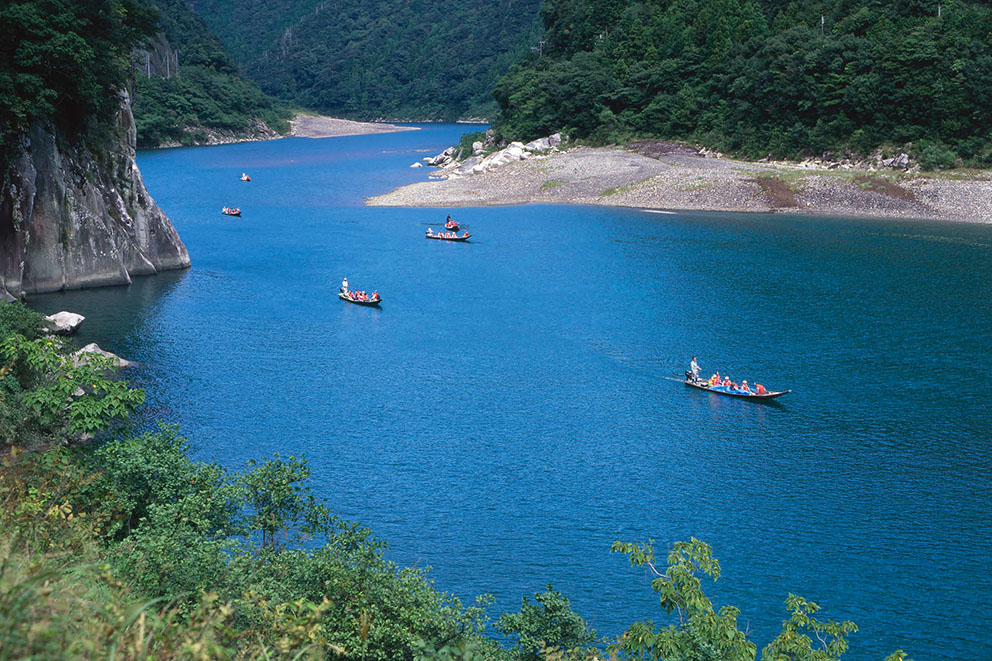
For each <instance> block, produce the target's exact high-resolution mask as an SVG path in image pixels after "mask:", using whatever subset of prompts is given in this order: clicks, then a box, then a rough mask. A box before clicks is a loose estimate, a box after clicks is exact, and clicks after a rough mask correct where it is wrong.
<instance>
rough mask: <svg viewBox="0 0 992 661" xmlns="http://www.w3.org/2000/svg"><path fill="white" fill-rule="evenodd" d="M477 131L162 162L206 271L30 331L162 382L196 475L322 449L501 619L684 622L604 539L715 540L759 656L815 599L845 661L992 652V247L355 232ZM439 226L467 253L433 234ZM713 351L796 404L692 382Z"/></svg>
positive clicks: (791, 236)
mask: <svg viewBox="0 0 992 661" xmlns="http://www.w3.org/2000/svg"><path fill="white" fill-rule="evenodd" d="M464 130H471V127H469V128H465V127H459V126H451V125H435V126H428V127H425V128H424V130H422V131H417V132H410V133H398V134H390V135H380V136H359V137H352V138H337V139H329V140H304V139H289V140H280V141H276V142H266V143H253V144H242V145H232V146H226V147H212V148H195V149H176V150H164V151H157V152H149V153H143V154H140V155H139V165H140V166H141V169H142V173H143V174H144V178H145V182H146V184H147V186H148V188H149V190H150V192H151V193H152V195H153V196H154V197H155V199H156V201H157V202H158V203H159V204H160V205H161V206H162V208H163V209H164V210H165V211H166V213H167V214H168V215H169V216H170V218H172V220H173V222H174V223H175V225H176V227H177V229H178V230H179V233H180V235H181V236H182V237H183V239H184V240H185V242H186V244H187V246H188V248H189V252H190V256H191V258H192V261H193V268H192V269H191V270H190V271H188V272H182V273H169V274H162V275H159V276H155V277H151V278H144V279H140V280H137V281H136V282H135V283H134V284H133V285H131V286H130V287H116V288H108V289H103V290H92V291H86V292H72V293H67V294H54V295H49V296H43V297H42V296H40V297H37V298H36V299H34V305H35V306H36V307H37V308H38V309H41V310H43V311H45V312H53V311H57V310H59V309H69V310H73V311H76V312H80V313H82V314H85V315H86V316H87V317H88V318H87V320H86V322H85V324H84V325H83V327H82V333H81V337H80V341H94V340H95V341H98V342H99V343H100V344H101V346H103V347H104V348H107V349H110V350H113V351H116V352H118V353H120V354H122V355H124V356H125V357H127V358H129V359H132V360H137V361H139V362H141V363H142V364H143V367H142V368H141V369H140V370H139V371H138V372H137V373H135V375H134V378H135V379H136V380H137V381H139V382H141V383H142V384H144V385H145V386H146V387H147V388H148V389H149V396H150V404H151V407H152V412H153V413H154V414H156V415H158V416H160V417H162V418H164V419H166V420H174V421H180V422H181V423H182V427H183V429H184V431H185V432H186V434H187V435H188V436H189V437H190V439H191V441H192V442H193V443H194V445H195V447H196V449H197V454H198V456H199V457H201V458H204V459H216V460H217V461H220V462H221V463H223V464H224V465H226V466H228V467H230V468H232V469H241V468H244V467H245V465H246V462H247V460H248V459H249V458H258V457H262V456H265V455H268V454H270V453H272V452H280V453H282V454H283V455H287V454H300V453H303V454H306V456H307V457H308V458H309V460H310V462H311V465H312V468H313V482H312V486H313V487H314V489H315V490H316V491H317V492H318V494H319V495H320V496H322V497H323V498H325V499H326V500H327V501H328V503H329V504H330V506H331V508H332V509H333V510H334V511H336V512H339V513H341V514H342V515H344V516H346V517H348V518H353V519H357V520H359V521H362V522H363V523H365V524H367V525H369V526H370V527H371V528H372V530H373V531H374V533H375V534H376V535H377V536H378V537H380V538H382V539H384V540H386V541H387V542H388V543H389V545H390V547H391V550H390V556H391V557H392V558H394V559H396V560H397V561H399V562H401V563H404V564H417V565H418V566H424V565H430V566H432V567H433V573H432V575H433V577H434V578H435V581H436V583H437V586H438V587H440V588H441V589H444V590H448V591H451V592H454V593H456V594H458V595H459V596H461V597H463V598H468V599H470V598H472V597H473V596H474V595H476V594H479V593H483V592H490V593H493V594H494V595H495V596H496V608H495V610H494V613H498V612H500V611H503V610H515V609H517V608H519V604H520V599H521V598H522V597H524V596H527V595H532V594H533V593H534V592H535V591H539V590H542V589H543V588H544V587H545V586H546V584H548V583H549V582H550V583H551V584H552V585H554V587H555V588H556V589H560V590H562V591H564V592H565V593H566V594H567V595H568V596H569V597H570V598H571V599H572V603H573V607H574V608H575V609H576V610H577V611H578V612H579V613H581V614H582V615H583V616H584V617H586V618H587V619H588V620H589V621H590V622H591V624H592V625H593V626H595V627H596V628H597V629H598V630H599V632H600V633H601V634H604V635H609V636H611V637H613V636H616V635H618V634H619V633H620V632H621V631H622V630H623V629H624V628H625V627H626V626H627V625H629V624H631V623H632V622H634V621H636V620H638V619H653V620H655V622H661V621H663V620H664V617H663V616H662V614H661V613H660V612H659V610H658V602H657V599H656V597H655V596H654V594H653V593H652V592H651V589H650V585H649V581H650V577H648V576H646V575H645V574H644V573H643V572H642V571H639V570H634V569H631V568H630V567H629V565H627V563H626V562H625V559H624V558H623V557H620V556H616V555H611V554H610V553H609V552H608V549H609V546H610V543H611V542H613V541H614V540H617V539H620V540H627V541H638V540H646V539H648V538H653V539H655V540H658V543H659V546H661V547H664V545H665V544H667V543H669V542H671V541H674V540H679V539H688V538H689V537H690V536H695V537H698V538H700V539H703V540H706V541H708V542H709V543H711V544H712V545H713V547H714V552H715V554H716V556H717V557H718V558H719V559H720V561H721V564H722V566H723V570H724V572H723V577H722V578H721V579H720V581H719V582H718V583H716V584H715V585H713V584H710V585H709V586H708V587H707V590H708V593H709V594H711V595H712V596H713V598H714V601H715V603H716V604H717V605H718V606H719V605H723V604H727V603H729V604H733V605H736V606H738V607H740V608H741V610H742V615H741V626H742V627H744V626H749V627H750V631H751V636H752V638H753V639H754V640H755V641H756V642H757V643H758V645H759V649H760V647H761V646H763V645H764V644H766V643H767V642H768V641H769V640H770V639H771V638H772V637H773V636H774V635H775V633H777V631H778V630H779V628H780V622H781V620H782V619H784V617H785V610H784V603H783V602H784V599H785V597H786V596H787V594H788V593H789V592H794V593H798V594H802V595H804V596H806V597H807V598H810V599H813V600H815V601H817V602H819V603H820V604H821V605H822V606H823V609H824V610H823V613H824V615H825V616H826V617H830V618H837V619H841V618H850V619H853V620H855V621H856V622H857V623H858V624H859V626H860V628H861V630H860V632H859V633H857V634H854V635H853V636H852V649H851V651H850V652H849V653H848V655H846V656H845V658H849V659H881V658H882V657H883V656H884V655H885V654H887V653H889V652H891V651H893V650H895V649H896V648H899V647H902V648H904V649H906V650H907V651H908V652H910V654H911V655H912V656H913V657H914V658H916V659H918V660H919V659H961V658H974V659H981V658H989V657H992V640H990V636H989V634H990V633H992V628H990V626H989V625H988V623H987V622H986V621H985V620H984V619H982V616H981V614H980V605H982V604H985V603H987V602H988V598H989V595H990V594H992V578H990V576H989V568H990V562H989V559H988V558H989V557H990V553H992V536H990V534H989V531H990V526H989V519H990V515H992V481H990V478H989V470H990V468H992V449H990V444H989V441H990V427H992V425H990V423H992V407H990V404H989V402H990V397H989V394H988V392H987V391H988V387H989V386H988V373H989V372H990V371H992V358H990V356H992V322H990V319H992V227H988V226H976V225H958V224H937V223H929V222H922V221H920V222H917V221H914V222H909V221H899V222H893V221H877V220H851V219H823V218H809V217H794V216H782V215H743V214H741V215H735V214H704V213H679V214H675V215H661V214H650V213H644V212H641V211H637V210H622V209H605V208H587V207H543V206H527V207H506V208H486V209H455V210H447V209H445V210H429V209H428V210H423V209H421V210H416V209H382V208H364V207H362V206H361V202H362V196H364V195H373V194H377V193H382V192H385V191H387V190H390V189H391V188H393V187H395V186H397V185H401V184H404V183H408V182H412V181H420V180H423V179H425V178H426V175H427V172H426V170H425V169H419V170H412V169H410V168H409V167H408V166H409V164H410V163H412V162H414V161H416V160H418V159H419V158H421V157H422V156H424V155H425V154H424V152H420V151H417V150H418V149H424V150H429V153H430V154H433V153H436V152H438V151H440V150H441V149H443V148H444V147H446V146H447V145H449V144H452V143H453V142H454V141H455V140H457V136H458V135H459V134H460V133H461V132H462V131H464ZM243 170H245V171H247V172H248V173H249V174H250V175H251V176H252V178H253V181H252V182H251V183H242V182H240V181H238V175H239V174H240V173H241V171H243ZM224 205H232V206H239V207H241V208H242V209H243V210H244V216H243V218H241V219H231V218H227V217H225V216H222V215H220V213H219V210H220V208H221V206H224ZM448 211H451V212H452V214H453V215H454V216H455V217H456V218H457V219H459V220H461V221H462V222H463V223H464V226H465V227H466V228H467V229H468V230H469V231H470V232H471V233H472V235H473V240H472V242H471V243H468V244H453V243H445V242H438V241H426V240H424V239H423V236H422V235H423V233H424V230H425V229H426V227H427V224H428V223H432V224H433V226H434V228H435V229H437V228H438V226H439V224H440V222H439V221H441V220H442V219H443V217H444V215H445V214H446V213H447V212H448ZM343 276H347V277H348V279H349V281H350V282H351V284H352V286H353V287H355V288H362V289H367V290H370V291H371V290H372V289H378V290H379V292H380V293H381V294H382V296H383V301H384V302H383V305H382V309H369V308H361V307H358V306H354V305H350V304H347V303H344V302H341V301H339V300H338V299H337V298H336V291H337V288H338V284H339V283H340V280H341V278H342V277H343ZM693 355H698V356H699V362H700V363H701V365H702V366H703V370H704V372H705V375H707V376H708V375H709V373H710V372H711V371H714V370H719V371H720V372H721V373H722V374H729V375H730V376H731V377H733V378H735V379H743V378H746V379H748V381H749V382H751V383H754V382H756V381H760V382H761V383H763V384H764V385H766V386H767V387H768V388H770V389H784V388H792V389H793V390H794V392H793V393H791V394H789V395H786V396H785V397H783V398H782V399H781V400H778V403H773V404H767V405H763V404H755V403H751V402H746V401H737V400H733V399H729V398H723V397H719V396H716V395H712V394H709V393H705V392H701V391H696V390H692V389H689V388H686V387H685V386H684V385H683V384H681V383H679V382H677V381H675V380H672V377H678V376H679V375H681V373H682V371H683V370H684V369H686V368H687V366H688V363H689V359H690V358H691V357H692V356H693ZM976 610H977V611H979V612H976ZM966 622H968V623H971V624H968V625H965V624H964V623H966Z"/></svg>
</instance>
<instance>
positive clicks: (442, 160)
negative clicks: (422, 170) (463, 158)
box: [427, 147, 458, 168]
mask: <svg viewBox="0 0 992 661" xmlns="http://www.w3.org/2000/svg"><path fill="white" fill-rule="evenodd" d="M457 150H458V147H448V148H447V149H445V150H444V151H443V152H441V153H440V154H438V155H437V156H435V157H434V158H429V159H427V165H433V166H434V167H438V168H443V167H444V166H445V165H447V164H449V163H451V162H452V161H454V160H455V152H456V151H457Z"/></svg>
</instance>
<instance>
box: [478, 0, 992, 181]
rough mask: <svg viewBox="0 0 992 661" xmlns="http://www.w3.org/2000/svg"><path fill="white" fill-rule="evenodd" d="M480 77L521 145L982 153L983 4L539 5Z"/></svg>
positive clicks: (905, 0) (990, 155) (986, 23)
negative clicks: (560, 140) (517, 42)
mask: <svg viewBox="0 0 992 661" xmlns="http://www.w3.org/2000/svg"><path fill="white" fill-rule="evenodd" d="M541 15H542V19H543V22H544V27H545V32H544V37H543V40H544V46H543V54H541V55H530V56H528V57H526V58H524V59H523V60H521V61H520V62H518V63H517V64H516V65H515V66H514V68H513V69H512V70H511V71H510V72H509V73H508V74H507V75H506V76H504V77H503V78H502V79H500V81H499V82H498V84H497V85H496V87H495V91H494V95H495V97H496V100H497V102H498V103H499V106H500V113H501V114H500V117H499V119H498V121H497V122H496V125H495V128H496V129H497V131H498V132H500V133H501V134H502V135H503V136H504V137H507V138H519V139H531V138H535V137H538V136H540V135H547V134H548V133H550V132H553V131H555V130H559V129H564V130H566V131H567V132H568V133H569V134H571V135H572V136H573V137H576V138H584V139H588V140H591V141H594V142H596V141H598V142H611V141H623V140H625V139H627V138H632V137H657V138H669V139H682V140H691V141H696V142H700V143H703V144H706V145H708V146H711V147H715V148H718V149H721V150H723V151H728V152H734V153H738V154H742V155H745V156H748V157H761V156H765V155H767V154H771V155H773V156H777V157H794V156H797V155H799V154H801V153H803V152H806V153H816V154H818V153H820V152H823V151H828V150H830V151H851V152H854V153H866V152H869V151H871V150H873V149H875V148H878V147H884V146H886V145H889V146H897V147H902V146H905V145H911V148H912V150H913V151H914V152H915V153H916V155H917V156H918V157H922V158H925V159H927V161H928V162H930V163H932V164H934V165H936V166H941V165H945V166H946V165H950V164H953V163H954V162H955V160H956V159H958V158H959V157H960V159H963V161H964V162H965V163H969V164H975V165H988V164H990V163H992V106H989V105H988V104H987V103H986V102H985V98H986V97H987V95H988V92H989V90H990V89H992V48H990V47H992V8H990V7H989V6H988V4H987V3H979V2H969V1H966V0H949V1H942V2H938V0H899V1H898V2H892V3H882V2H878V1H876V0H868V1H866V0H844V1H842V2H823V1H821V0H789V1H786V0H666V1H664V2H643V1H640V0H546V2H545V3H544V5H543V7H542V9H541Z"/></svg>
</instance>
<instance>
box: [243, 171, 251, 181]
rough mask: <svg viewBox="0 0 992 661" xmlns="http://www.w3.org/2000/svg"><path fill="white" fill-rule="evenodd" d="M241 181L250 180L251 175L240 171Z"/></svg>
mask: <svg viewBox="0 0 992 661" xmlns="http://www.w3.org/2000/svg"><path fill="white" fill-rule="evenodd" d="M241 181H251V177H249V176H248V175H247V174H245V173H244V172H242V173H241Z"/></svg>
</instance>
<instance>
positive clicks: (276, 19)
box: [192, 0, 540, 120]
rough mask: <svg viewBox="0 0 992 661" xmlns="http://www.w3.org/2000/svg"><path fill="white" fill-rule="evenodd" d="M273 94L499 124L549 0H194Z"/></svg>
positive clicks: (394, 114) (370, 110) (372, 111)
mask: <svg viewBox="0 0 992 661" xmlns="http://www.w3.org/2000/svg"><path fill="white" fill-rule="evenodd" d="M192 4H193V7H194V9H195V10H196V11H197V12H198V13H199V14H200V15H201V16H203V18H204V19H205V20H206V22H207V24H208V25H209V26H210V27H211V28H212V29H213V31H214V32H215V33H216V34H217V35H219V36H220V38H221V40H222V41H223V42H224V44H225V45H226V46H227V48H228V49H229V51H230V52H231V54H232V55H233V56H234V58H235V60H236V61H237V63H238V65H239V66H240V67H241V69H242V71H243V72H244V73H245V74H246V75H247V76H248V77H250V78H251V79H252V80H254V81H256V82H257V83H258V84H259V85H260V86H261V87H262V89H263V90H264V91H266V92H267V93H269V94H273V95H276V96H278V97H280V98H283V99H288V100H291V101H293V102H295V103H298V104H300V105H302V106H305V107H308V108H313V109H315V110H319V111H321V112H324V113H328V114H331V115H334V116H340V117H349V118H353V119H378V118H384V119H405V120H411V119H447V120H453V119H461V118H467V117H492V115H493V113H494V111H495V108H496V105H495V103H494V101H493V99H492V96H491V90H492V88H493V85H494V84H495V82H496V79H497V77H498V76H499V75H500V74H502V73H504V72H506V71H507V69H508V68H509V67H510V65H511V64H512V63H513V62H515V61H517V60H518V59H519V58H520V57H521V56H522V55H523V54H524V53H526V52H528V50H529V47H530V46H535V45H536V44H537V40H538V39H537V37H538V34H539V30H540V24H539V22H538V19H537V16H538V6H539V4H540V2H539V0H516V1H514V0H498V1H497V2H483V1H480V0H473V1H472V2H455V1H452V0H447V1H444V2H424V1H423V0H412V1H409V0H374V1H372V2H363V1H361V0H343V1H342V2H335V3H329V2H326V1H325V0H244V1H243V2H237V3H231V2H224V1H223V0H194V1H193V3H192Z"/></svg>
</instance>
